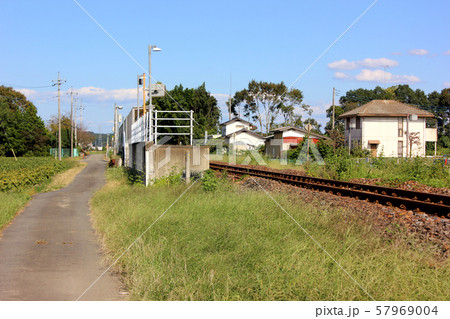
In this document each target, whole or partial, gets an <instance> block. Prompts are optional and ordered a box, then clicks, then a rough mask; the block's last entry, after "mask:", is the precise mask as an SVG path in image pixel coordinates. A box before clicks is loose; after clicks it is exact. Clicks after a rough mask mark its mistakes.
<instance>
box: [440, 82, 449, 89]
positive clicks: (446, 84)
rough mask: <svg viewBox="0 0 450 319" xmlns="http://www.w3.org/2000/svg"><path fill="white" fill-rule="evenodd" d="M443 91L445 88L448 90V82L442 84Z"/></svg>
mask: <svg viewBox="0 0 450 319" xmlns="http://www.w3.org/2000/svg"><path fill="white" fill-rule="evenodd" d="M442 86H443V87H444V88H445V89H446V88H450V82H444V84H443V85H442Z"/></svg>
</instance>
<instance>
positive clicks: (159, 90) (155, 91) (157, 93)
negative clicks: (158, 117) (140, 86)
mask: <svg viewBox="0 0 450 319" xmlns="http://www.w3.org/2000/svg"><path fill="white" fill-rule="evenodd" d="M150 89H151V90H152V97H163V96H164V95H165V94H166V86H165V85H164V84H162V83H152V84H151V86H150Z"/></svg>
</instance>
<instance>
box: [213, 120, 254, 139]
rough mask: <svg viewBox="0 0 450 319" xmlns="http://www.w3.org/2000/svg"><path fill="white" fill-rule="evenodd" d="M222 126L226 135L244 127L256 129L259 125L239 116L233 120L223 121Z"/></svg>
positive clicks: (223, 135) (251, 129)
mask: <svg viewBox="0 0 450 319" xmlns="http://www.w3.org/2000/svg"><path fill="white" fill-rule="evenodd" d="M220 126H221V127H222V137H225V136H227V135H229V134H232V133H234V132H237V131H240V130H242V129H246V130H249V131H254V130H256V129H257V127H256V126H254V125H253V124H252V123H250V122H247V121H245V120H243V119H240V118H238V117H235V118H233V119H232V120H229V121H227V122H225V123H222V124H220Z"/></svg>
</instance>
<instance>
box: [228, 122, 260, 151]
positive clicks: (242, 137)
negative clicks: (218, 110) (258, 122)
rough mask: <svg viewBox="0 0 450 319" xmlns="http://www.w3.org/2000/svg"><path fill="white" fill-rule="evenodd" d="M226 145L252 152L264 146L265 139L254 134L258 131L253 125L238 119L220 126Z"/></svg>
mask: <svg viewBox="0 0 450 319" xmlns="http://www.w3.org/2000/svg"><path fill="white" fill-rule="evenodd" d="M220 125H221V127H222V137H223V138H224V143H225V144H233V145H234V146H235V148H236V150H241V151H242V150H251V149H256V148H257V147H259V146H261V145H263V144H264V141H265V138H264V137H263V136H261V135H259V134H256V133H254V132H252V131H253V130H255V129H256V126H254V125H253V124H252V123H250V122H247V121H245V120H243V119H240V118H238V117H235V118H233V119H232V120H229V121H227V122H225V123H222V124H220Z"/></svg>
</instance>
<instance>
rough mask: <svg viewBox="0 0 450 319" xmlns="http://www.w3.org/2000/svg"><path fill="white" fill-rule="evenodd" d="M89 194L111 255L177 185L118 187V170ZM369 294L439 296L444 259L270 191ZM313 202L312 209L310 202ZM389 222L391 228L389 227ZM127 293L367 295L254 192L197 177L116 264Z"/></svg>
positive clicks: (164, 205)
mask: <svg viewBox="0 0 450 319" xmlns="http://www.w3.org/2000/svg"><path fill="white" fill-rule="evenodd" d="M107 176H108V182H107V185H106V186H105V187H104V188H103V189H102V190H100V191H99V192H97V193H96V195H95V196H94V197H93V199H92V201H91V205H92V208H93V220H94V225H95V227H96V229H97V230H98V231H99V232H100V234H102V237H103V240H104V244H105V246H106V248H107V250H108V251H109V256H110V257H111V260H115V258H117V257H118V256H120V255H121V254H122V252H124V251H125V249H126V248H127V247H128V246H129V245H130V244H131V243H133V241H135V240H136V239H137V238H138V237H139V236H140V235H141V234H142V233H143V232H144V231H145V230H146V229H147V228H148V227H149V226H150V225H151V224H152V223H153V222H155V221H156V220H157V219H158V217H160V216H161V215H162V214H163V213H164V212H165V211H166V210H167V209H168V208H169V207H170V205H172V204H173V203H174V201H175V200H176V199H177V198H178V197H179V196H180V194H181V193H182V192H183V191H185V190H186V186H185V185H171V186H167V185H160V186H155V187H150V188H145V187H143V186H132V185H128V184H127V182H126V178H124V176H123V173H122V171H121V169H118V168H114V169H109V170H108V171H107ZM273 196H274V197H275V198H276V200H277V201H278V202H279V203H280V204H281V205H282V206H283V207H284V208H285V209H286V210H287V211H288V212H289V214H291V215H292V216H293V218H295V219H296V220H297V221H298V222H299V223H300V225H302V227H304V228H305V229H307V230H308V232H309V233H310V234H311V235H312V236H313V237H314V239H315V240H317V242H319V243H320V244H321V245H322V246H323V247H324V248H325V249H326V250H327V251H328V252H329V253H330V254H331V255H332V256H333V257H334V258H335V259H336V260H337V261H338V262H339V263H340V264H341V265H342V267H344V268H345V269H346V270H347V271H348V273H349V274H351V276H352V277H353V278H354V279H355V280H356V281H357V282H359V283H360V284H361V285H362V286H363V287H364V288H365V289H366V290H367V291H368V292H369V294H370V295H372V296H373V297H374V298H375V299H377V300H449V298H450V291H449V289H448V287H449V284H450V281H449V278H450V276H449V275H450V266H449V262H448V261H438V260H437V259H435V257H434V256H435V255H434V254H435V251H434V248H433V247H432V246H430V245H427V244H423V243H420V242H418V241H416V240H415V239H414V238H413V237H408V236H407V235H405V233H404V232H402V231H401V230H394V231H393V232H394V233H393V235H392V237H390V239H387V238H386V237H383V236H381V235H380V231H379V230H375V229H372V228H371V226H370V224H369V223H365V222H362V221H359V220H357V219H355V218H353V217H352V216H350V215H348V214H347V213H346V212H344V211H341V210H336V209H334V208H331V207H328V206H327V205H312V204H306V203H303V202H301V201H300V200H292V199H290V198H288V197H287V196H284V195H273ZM318 207H320V208H318ZM394 229H395V228H394ZM118 268H119V271H121V272H122V273H123V275H124V280H125V283H126V285H127V286H128V289H129V291H130V298H131V299H134V300H368V299H369V296H368V295H367V294H366V293H365V292H364V291H363V290H361V289H360V288H359V287H358V286H357V285H356V284H355V282H353V280H352V279H350V278H349V277H348V276H347V275H346V274H345V273H344V272H343V271H342V270H341V269H340V267H339V266H337V265H336V263H334V262H333V261H332V260H331V259H330V258H329V257H328V256H327V255H326V254H325V253H324V252H323V250H322V249H320V248H319V247H318V246H317V245H316V244H315V243H314V242H313V241H312V240H311V239H310V238H309V236H308V235H306V234H305V233H304V232H303V231H302V230H301V229H300V228H299V227H298V226H297V225H296V224H295V223H294V222H293V221H292V220H291V219H290V218H289V217H288V216H287V215H286V214H285V213H284V212H283V211H282V210H280V208H279V207H278V206H277V205H276V204H275V203H274V202H273V201H272V200H271V199H270V198H269V197H268V196H267V195H266V194H264V193H263V192H258V191H251V190H242V189H240V188H237V186H235V185H231V184H228V183H220V185H219V187H218V190H217V191H211V192H205V191H204V190H203V188H202V187H201V185H200V183H199V182H198V183H197V184H196V185H194V186H193V187H192V189H190V190H189V191H188V192H187V193H186V194H185V195H184V197H182V198H181V199H179V201H178V202H177V203H175V204H174V205H173V207H171V208H170V209H169V210H168V211H167V212H166V213H165V214H164V215H163V216H162V217H161V218H160V219H159V220H158V221H157V222H156V223H155V224H154V225H153V226H152V227H151V228H150V229H149V230H148V231H147V232H146V233H145V234H144V235H142V237H140V238H139V239H138V240H137V242H136V243H135V244H134V245H133V246H132V247H131V249H130V250H129V251H128V252H127V253H125V254H124V255H123V256H122V257H121V258H120V259H119V262H118Z"/></svg>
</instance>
